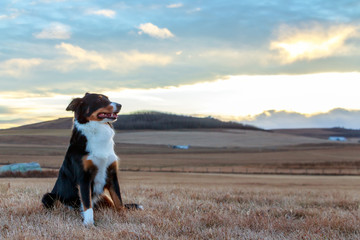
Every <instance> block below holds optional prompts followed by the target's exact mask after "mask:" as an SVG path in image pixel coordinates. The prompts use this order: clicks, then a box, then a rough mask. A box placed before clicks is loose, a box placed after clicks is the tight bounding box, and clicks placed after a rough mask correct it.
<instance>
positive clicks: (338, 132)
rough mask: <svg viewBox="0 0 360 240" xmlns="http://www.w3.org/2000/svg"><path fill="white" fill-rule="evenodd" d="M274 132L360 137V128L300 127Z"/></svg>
mask: <svg viewBox="0 0 360 240" xmlns="http://www.w3.org/2000/svg"><path fill="white" fill-rule="evenodd" d="M272 132H276V133H283V134H290V135H296V136H304V137H314V138H321V139H328V138H329V137H330V136H336V137H346V138H360V130H357V129H346V128H339V127H336V128H299V129H273V130H272Z"/></svg>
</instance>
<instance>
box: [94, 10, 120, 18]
mask: <svg viewBox="0 0 360 240" xmlns="http://www.w3.org/2000/svg"><path fill="white" fill-rule="evenodd" d="M88 14H91V15H98V16H103V17H108V18H114V17H115V15H116V12H115V11H113V10H110V9H101V10H89V11H88Z"/></svg>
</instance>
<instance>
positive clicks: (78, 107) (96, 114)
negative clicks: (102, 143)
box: [66, 93, 121, 123]
mask: <svg viewBox="0 0 360 240" xmlns="http://www.w3.org/2000/svg"><path fill="white" fill-rule="evenodd" d="M120 109H121V105H120V104H118V103H115V102H111V101H110V100H109V98H108V97H107V96H105V95H102V94H96V93H86V94H85V96H84V97H82V98H75V99H73V100H72V101H71V103H70V104H69V106H68V107H67V108H66V111H73V112H75V119H76V120H77V121H78V122H79V123H87V122H89V121H98V122H104V123H106V122H114V121H116V119H117V114H118V113H119V112H120Z"/></svg>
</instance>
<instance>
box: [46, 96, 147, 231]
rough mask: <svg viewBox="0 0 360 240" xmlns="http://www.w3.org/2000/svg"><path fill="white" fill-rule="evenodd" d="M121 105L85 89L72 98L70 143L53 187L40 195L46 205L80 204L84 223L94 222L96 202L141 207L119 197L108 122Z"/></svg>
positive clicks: (48, 206) (116, 159) (126, 207)
mask: <svg viewBox="0 0 360 240" xmlns="http://www.w3.org/2000/svg"><path fill="white" fill-rule="evenodd" d="M120 109H121V105H120V104H118V103H114V102H110V100H109V99H108V97H106V96H105V95H101V94H90V93H86V94H85V96H84V97H83V98H75V99H73V100H72V101H71V103H70V104H69V106H68V107H67V108H66V110H67V111H73V112H75V119H74V127H73V130H72V136H71V140H70V146H69V148H68V150H67V152H66V155H65V159H64V162H63V164H62V166H61V168H60V170H59V176H58V178H57V181H56V183H55V186H54V188H53V190H52V191H51V193H46V194H45V195H44V196H43V198H42V203H43V204H44V206H45V207H46V208H52V207H53V206H54V204H55V201H57V200H59V201H60V202H62V203H63V204H65V205H67V206H71V207H73V208H80V209H81V211H82V215H83V218H84V220H83V223H84V225H93V224H94V213H93V207H96V206H102V205H106V206H112V207H114V208H115V209H116V210H119V211H121V210H123V209H142V208H143V207H142V206H141V205H138V204H125V205H124V204H123V202H122V200H121V195H120V187H119V182H118V177H117V171H118V157H117V156H116V154H115V152H114V140H113V137H114V134H115V133H114V130H113V128H112V124H111V122H113V121H116V119H117V114H118V113H119V111H120Z"/></svg>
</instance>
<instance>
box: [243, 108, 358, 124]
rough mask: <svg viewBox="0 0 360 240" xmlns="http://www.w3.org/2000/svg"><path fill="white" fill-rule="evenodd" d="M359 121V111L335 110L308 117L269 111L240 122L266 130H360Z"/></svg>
mask: <svg viewBox="0 0 360 240" xmlns="http://www.w3.org/2000/svg"><path fill="white" fill-rule="evenodd" d="M359 119H360V110H346V109H342V108H336V109H333V110H331V111H329V112H326V113H319V114H313V115H310V116H307V115H304V114H300V113H296V112H287V111H275V110H269V111H265V112H263V113H261V114H259V115H256V116H254V117H253V118H252V119H248V120H244V121H241V122H242V123H247V124H252V125H255V126H258V127H262V128H266V129H277V128H331V127H345V128H352V129H360V121H359Z"/></svg>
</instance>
